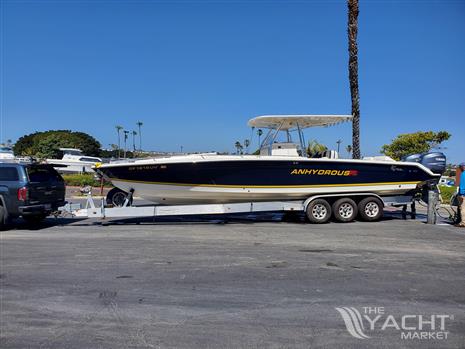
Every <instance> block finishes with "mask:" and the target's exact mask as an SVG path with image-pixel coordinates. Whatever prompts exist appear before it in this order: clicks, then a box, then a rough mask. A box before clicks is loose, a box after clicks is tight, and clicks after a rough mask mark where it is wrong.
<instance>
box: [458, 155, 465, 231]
mask: <svg viewBox="0 0 465 349" xmlns="http://www.w3.org/2000/svg"><path fill="white" fill-rule="evenodd" d="M459 166H460V167H459V168H460V170H461V171H462V173H461V175H460V184H459V194H458V199H459V207H458V209H459V210H460V217H461V221H460V222H459V223H458V224H457V226H458V227H462V228H465V162H462V163H461V164H460V165H459Z"/></svg>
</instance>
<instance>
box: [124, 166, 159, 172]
mask: <svg viewBox="0 0 465 349" xmlns="http://www.w3.org/2000/svg"><path fill="white" fill-rule="evenodd" d="M157 168H158V165H143V166H130V167H128V170H129V171H143V170H155V169H157Z"/></svg>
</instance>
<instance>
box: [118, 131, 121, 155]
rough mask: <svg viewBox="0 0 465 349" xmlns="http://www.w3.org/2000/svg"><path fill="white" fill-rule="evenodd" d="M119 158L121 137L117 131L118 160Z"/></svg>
mask: <svg viewBox="0 0 465 349" xmlns="http://www.w3.org/2000/svg"><path fill="white" fill-rule="evenodd" d="M119 158H121V137H120V133H119V130H118V159H119Z"/></svg>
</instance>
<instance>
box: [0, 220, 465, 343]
mask: <svg viewBox="0 0 465 349" xmlns="http://www.w3.org/2000/svg"><path fill="white" fill-rule="evenodd" d="M0 277H1V279H0V281H1V291H2V294H1V343H0V344H1V345H0V346H1V347H2V348H361V347H362V348H363V347H383V348H388V347H389V348H403V347H405V348H412V347H414V348H420V347H421V348H464V347H465V291H464V290H465V231H464V230H460V229H458V228H454V227H452V226H428V225H425V224H423V223H422V222H419V221H411V220H407V221H404V220H400V219H397V218H395V217H394V218H393V217H391V218H389V217H388V218H387V219H385V220H383V221H381V222H378V223H360V222H354V223H350V224H337V223H330V224H326V225H308V224H302V223H280V222H270V221H268V222H267V221H261V222H258V223H252V222H244V221H241V220H238V221H232V222H230V223H227V224H214V223H211V222H207V221H198V222H190V223H188V222H175V223H170V224H168V223H166V222H159V223H144V224H139V225H136V224H115V225H109V226H102V225H100V224H97V222H96V221H91V220H83V221H69V220H53V219H49V220H48V221H47V223H46V224H45V226H44V227H42V228H41V229H37V230H29V229H27V228H26V227H25V226H23V225H20V226H19V227H18V228H15V229H12V230H8V231H4V232H1V272H0ZM343 307H347V308H349V309H352V313H353V309H354V308H355V309H356V310H358V311H359V312H360V314H361V316H362V319H361V321H360V322H359V323H358V324H359V328H358V329H357V322H356V318H355V323H354V322H353V320H354V318H353V317H352V318H351V319H349V320H351V321H352V323H349V327H346V323H345V322H344V320H343V317H342V313H340V312H339V311H338V310H336V309H335V308H343ZM364 307H371V308H370V309H371V310H369V309H367V308H364ZM366 311H368V314H366ZM370 311H371V313H370ZM346 313H347V310H346ZM365 315H367V316H368V318H369V319H371V320H372V321H373V319H374V318H376V316H378V315H379V319H378V320H377V321H376V322H375V324H374V327H373V328H374V329H373V330H372V329H371V328H370V324H369V321H368V320H367V319H366V318H365V317H364V316H365ZM391 315H392V316H391ZM419 315H422V316H423V319H424V320H425V321H426V320H427V321H431V316H433V317H435V321H436V322H435V325H434V326H433V327H435V328H434V331H433V330H432V328H431V326H432V325H431V324H429V325H428V324H427V323H423V327H422V328H421V329H420V328H419V325H418V318H419ZM390 316H391V320H389V321H388V320H387V319H388V317H390ZM405 316H407V317H406V318H404V319H405V321H406V324H405V326H407V327H408V328H410V330H408V331H404V330H402V328H401V327H402V318H403V317H405ZM437 316H439V317H437ZM440 316H442V319H443V322H444V323H443V324H442V325H444V326H443V327H442V328H441V323H440V322H441V317H440ZM392 319H394V320H392ZM386 321H387V322H388V324H387V326H386V327H384V329H383V328H382V327H383V326H382V325H383V324H385V322H386ZM393 321H394V322H396V324H397V325H398V327H400V329H397V328H396V326H394V325H393ZM433 321H434V320H433ZM349 322H350V321H349ZM350 324H352V325H354V326H353V329H352V333H354V331H355V334H356V335H357V334H360V333H361V334H362V335H364V336H366V337H369V338H362V339H360V338H355V337H354V336H353V335H352V334H351V332H350V331H349V328H350ZM361 326H364V327H362V328H360V327H361ZM412 328H413V330H411V329H412ZM420 330H421V331H420ZM409 332H412V333H417V332H418V333H420V332H434V333H435V335H434V336H435V337H434V338H431V337H430V338H423V339H419V338H416V337H415V335H412V334H410V335H408V334H407V336H413V337H409V338H402V333H409ZM438 332H447V334H446V335H445V334H444V333H443V334H442V337H441V336H440V337H441V338H442V339H438V338H437V336H438ZM418 336H420V334H418ZM429 336H431V335H429ZM444 336H447V338H444Z"/></svg>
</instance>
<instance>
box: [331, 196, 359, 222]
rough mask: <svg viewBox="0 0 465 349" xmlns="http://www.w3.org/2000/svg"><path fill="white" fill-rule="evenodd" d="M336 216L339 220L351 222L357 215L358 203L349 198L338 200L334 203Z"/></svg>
mask: <svg viewBox="0 0 465 349" xmlns="http://www.w3.org/2000/svg"><path fill="white" fill-rule="evenodd" d="M333 212H334V218H336V220H337V221H339V222H343V223H346V222H351V221H353V220H354V219H355V217H357V204H356V203H355V202H354V200H352V199H349V198H342V199H339V200H336V201H335V202H334V204H333Z"/></svg>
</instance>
